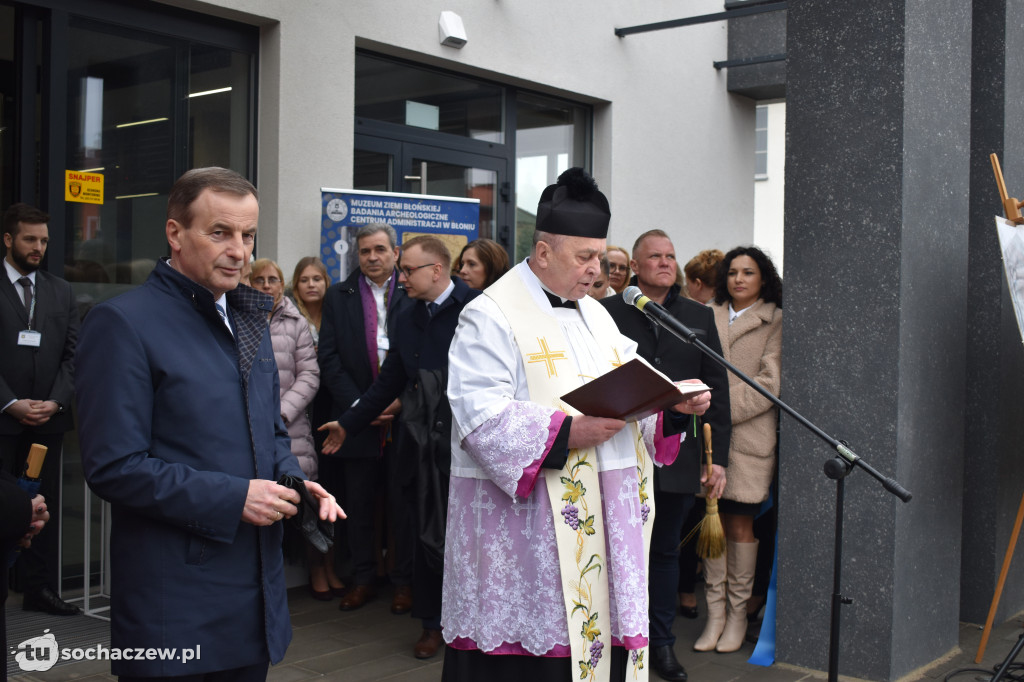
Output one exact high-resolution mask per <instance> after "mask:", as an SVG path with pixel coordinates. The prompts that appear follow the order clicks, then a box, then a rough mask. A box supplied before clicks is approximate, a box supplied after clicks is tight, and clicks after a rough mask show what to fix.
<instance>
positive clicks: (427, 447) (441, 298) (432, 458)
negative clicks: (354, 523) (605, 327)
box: [321, 235, 482, 659]
mask: <svg viewBox="0 0 1024 682" xmlns="http://www.w3.org/2000/svg"><path fill="white" fill-rule="evenodd" d="M451 264H452V261H451V254H450V253H449V252H448V248H447V247H446V246H445V245H444V243H443V242H442V241H441V240H440V239H438V238H437V237H435V236H433V235H421V236H419V237H415V238H413V239H410V240H408V241H407V242H405V243H404V244H403V245H402V263H401V266H400V267H399V271H400V272H401V273H402V283H403V284H405V290H406V294H407V296H408V297H409V299H410V301H411V302H412V304H411V305H405V306H403V308H402V309H401V310H400V311H398V312H397V314H396V315H395V317H394V320H393V322H394V324H393V327H392V330H391V351H390V352H389V354H388V358H387V360H386V361H385V362H384V365H383V367H381V370H380V376H379V377H378V378H377V380H376V381H374V382H373V386H371V387H370V390H369V391H367V392H366V394H364V395H363V396H362V398H360V400H359V404H358V405H356V406H354V407H353V408H351V409H349V410H347V411H346V412H345V413H344V414H341V415H340V418H339V419H338V421H334V422H330V423H329V424H327V425H325V426H324V427H321V428H323V429H325V430H326V429H330V431H331V435H330V436H328V438H327V440H326V441H325V442H324V452H332V451H334V450H336V449H337V448H338V446H339V444H341V443H344V444H345V445H347V444H348V440H347V438H348V437H349V434H352V435H351V438H358V434H359V433H360V432H361V431H364V429H365V427H366V425H367V424H368V423H371V421H370V420H371V419H372V418H373V416H374V415H376V414H378V413H379V412H380V411H381V409H383V407H384V406H386V405H388V404H389V403H391V402H392V401H393V400H395V399H396V398H398V397H399V396H401V399H402V413H401V415H400V416H399V420H400V422H401V424H400V429H399V430H400V435H399V438H398V446H399V453H400V457H401V466H399V467H398V469H399V471H400V472H401V474H400V478H399V483H400V485H401V486H402V488H401V493H402V495H401V496H402V497H403V498H405V499H410V500H415V502H416V506H415V512H414V514H413V516H414V518H415V519H416V526H415V528H416V542H415V554H414V556H415V559H414V562H413V584H414V586H415V590H416V604H415V606H414V608H413V612H412V615H413V617H414V618H419V619H420V620H421V621H422V623H423V632H422V633H421V635H420V638H419V640H418V641H417V642H416V644H415V645H414V646H413V655H414V656H415V657H416V658H420V659H423V658H431V657H433V656H434V655H435V654H437V652H438V650H439V649H440V647H441V642H442V639H441V578H442V574H443V569H444V538H445V522H446V519H447V513H448V483H449V475H450V474H451V456H452V451H451V432H452V411H451V406H450V405H449V403H448V397H447V395H446V393H445V391H446V388H447V386H448V350H449V348H450V347H451V344H452V339H453V338H454V337H455V328H456V327H457V326H458V324H459V315H461V314H462V309H463V308H465V307H466V304H467V303H469V302H470V301H472V300H473V299H474V298H476V297H477V296H479V295H480V294H481V293H482V292H480V291H477V290H476V289H470V288H469V286H468V285H467V284H466V283H465V282H463V281H462V280H461V279H460V278H458V277H452V276H451Z"/></svg>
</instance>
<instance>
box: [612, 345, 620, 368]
mask: <svg viewBox="0 0 1024 682" xmlns="http://www.w3.org/2000/svg"><path fill="white" fill-rule="evenodd" d="M612 352H613V353H615V360H613V361H612V367H622V358H620V357H619V349H618V348H612Z"/></svg>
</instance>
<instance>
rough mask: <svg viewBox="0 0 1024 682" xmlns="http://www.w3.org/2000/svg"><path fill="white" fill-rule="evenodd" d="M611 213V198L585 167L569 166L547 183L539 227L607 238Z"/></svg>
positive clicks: (538, 218)
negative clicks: (609, 205)
mask: <svg viewBox="0 0 1024 682" xmlns="http://www.w3.org/2000/svg"><path fill="white" fill-rule="evenodd" d="M611 217H612V212H611V209H610V208H609V207H608V199H607V198H605V196H604V195H603V194H601V192H600V191H599V190H598V189H597V183H596V182H594V178H592V177H590V175H588V174H587V172H586V171H584V170H583V169H582V168H570V169H569V170H567V171H565V172H564V173H562V174H561V175H559V176H558V182H556V183H555V184H554V185H548V186H547V188H545V189H544V192H543V193H542V194H541V195H540V203H539V204H538V205H537V229H538V230H540V231H541V232H549V233H551V234H564V235H568V236H570V237H592V238H596V239H605V238H606V237H607V236H608V221H610V220H611Z"/></svg>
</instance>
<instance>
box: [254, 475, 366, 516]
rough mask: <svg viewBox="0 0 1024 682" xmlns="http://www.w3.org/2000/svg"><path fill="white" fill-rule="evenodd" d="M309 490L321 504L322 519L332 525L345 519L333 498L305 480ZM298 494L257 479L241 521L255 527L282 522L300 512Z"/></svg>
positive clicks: (313, 483)
mask: <svg viewBox="0 0 1024 682" xmlns="http://www.w3.org/2000/svg"><path fill="white" fill-rule="evenodd" d="M304 483H305V484H306V490H308V491H309V493H310V494H311V495H312V496H313V497H314V498H316V499H317V500H319V502H320V518H321V519H323V520H324V521H330V522H331V523H333V522H335V521H337V520H338V519H344V518H346V516H345V510H344V509H342V508H341V507H339V506H338V502H337V500H335V499H334V495H331V494H330V493H329V492H327V491H326V490H324V488H323V486H321V485H320V484H319V483H317V482H315V481H304ZM298 503H299V494H298V493H297V492H295V491H294V490H292V489H291V488H286V487H285V486H283V485H278V484H277V483H274V482H273V481H267V480H264V479H262V478H256V479H253V480H251V481H249V494H248V495H246V497H245V508H244V509H243V510H242V520H243V521H245V522H246V523H251V524H252V525H254V526H269V525H271V524H274V523H277V522H278V521H280V520H281V519H290V518H291V517H293V516H295V514H297V513H298V511H299V509H298V507H296V506H295V505H297V504H298Z"/></svg>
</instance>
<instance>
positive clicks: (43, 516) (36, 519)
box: [18, 495, 50, 547]
mask: <svg viewBox="0 0 1024 682" xmlns="http://www.w3.org/2000/svg"><path fill="white" fill-rule="evenodd" d="M49 520H50V512H48V511H46V498H44V497H43V496H42V495H36V496H35V497H33V498H32V521H31V523H29V526H28V532H27V533H25V535H24V536H23V537H22V538H21V540H19V541H18V544H19V545H21V546H22V547H28V546H29V545H31V544H32V538H33V537H35V536H36V535H39V531H41V530H42V529H43V526H44V525H46V522H47V521H49Z"/></svg>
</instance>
